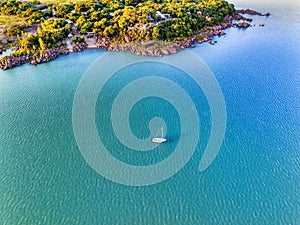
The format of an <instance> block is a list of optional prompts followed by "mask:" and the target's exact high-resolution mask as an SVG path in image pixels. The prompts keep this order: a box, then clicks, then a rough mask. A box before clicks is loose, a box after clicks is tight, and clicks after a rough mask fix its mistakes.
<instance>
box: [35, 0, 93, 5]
mask: <svg viewBox="0 0 300 225" xmlns="http://www.w3.org/2000/svg"><path fill="white" fill-rule="evenodd" d="M32 2H34V1H32ZM39 2H46V3H53V4H58V3H77V2H88V1H87V0H40V1H39Z"/></svg>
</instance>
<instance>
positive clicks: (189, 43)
mask: <svg viewBox="0 0 300 225" xmlns="http://www.w3.org/2000/svg"><path fill="white" fill-rule="evenodd" d="M241 14H250V15H258V16H269V15H270V13H266V14H262V13H260V12H257V11H255V10H251V9H246V10H244V9H242V10H236V13H235V14H234V15H233V16H226V17H225V21H226V22H224V23H221V24H218V25H214V26H210V27H205V28H203V29H201V30H200V31H199V33H198V34H196V35H193V36H192V37H190V38H187V39H185V40H182V41H179V42H173V43H170V42H166V41H153V40H152V41H142V42H138V43H135V42H130V41H127V42H126V43H125V44H119V43H117V42H114V41H113V40H112V39H110V38H98V39H96V47H97V48H104V49H106V50H108V51H129V52H132V53H134V54H137V55H143V56H154V57H162V56H164V55H169V54H175V53H176V52H178V51H179V50H181V49H184V48H189V47H194V46H195V44H196V43H198V44H201V43H204V42H208V43H210V44H212V45H213V44H215V43H216V41H213V40H212V37H213V36H222V35H225V32H224V31H223V30H225V29H227V28H230V27H237V28H247V27H249V26H250V24H249V23H248V22H251V21H252V19H251V18H246V17H244V16H243V15H241ZM241 20H242V22H239V21H241ZM235 21H237V22H235ZM87 47H88V45H87V43H86V42H82V43H72V48H71V49H70V48H68V47H66V46H61V47H57V48H52V49H46V50H45V51H44V52H43V53H42V54H41V55H39V56H38V55H36V54H35V55H30V56H11V55H9V56H4V57H2V58H1V59H0V68H1V69H3V70H6V69H11V68H13V67H16V66H19V65H22V64H24V63H30V64H32V65H36V64H40V63H44V62H49V61H51V60H54V59H56V58H57V57H58V56H60V55H66V54H68V53H69V52H70V51H72V52H79V51H82V50H84V49H85V48H87ZM1 50H2V49H1Z"/></svg>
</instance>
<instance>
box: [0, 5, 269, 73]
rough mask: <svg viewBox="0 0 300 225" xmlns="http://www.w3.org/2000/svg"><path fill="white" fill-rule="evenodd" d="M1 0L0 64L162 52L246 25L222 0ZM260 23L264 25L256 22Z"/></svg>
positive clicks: (4, 66) (10, 65)
mask: <svg viewBox="0 0 300 225" xmlns="http://www.w3.org/2000/svg"><path fill="white" fill-rule="evenodd" d="M59 2H60V1H57V2H55V1H49V2H47V1H41V2H39V1H36V0H33V1H17V0H8V1H7V0H5V1H1V2H0V12H1V15H0V54H1V53H2V52H3V51H5V50H7V49H11V50H12V53H10V54H9V55H5V56H3V57H2V58H1V59H0V68H1V69H4V70H5V69H11V68H13V67H16V66H19V65H22V64H24V63H27V62H28V63H30V64H34V65H35V64H39V63H43V62H48V61H51V60H53V59H55V58H57V57H58V56H59V55H62V54H68V53H70V52H78V51H82V50H83V49H85V48H105V49H107V50H109V51H130V52H133V53H135V54H139V55H150V56H163V55H167V54H173V53H176V52H177V51H178V50H180V49H183V48H187V47H193V46H194V44H195V43H203V42H209V43H211V44H214V43H215V42H214V41H212V36H214V35H219V36H220V35H224V34H225V33H224V31H223V30H225V29H226V28H229V27H238V28H247V27H249V26H250V23H249V22H251V21H252V19H251V18H246V17H245V16H244V14H250V15H259V16H269V15H270V14H269V13H266V14H262V13H260V12H257V11H255V10H250V9H246V10H236V9H235V8H234V5H233V4H230V3H228V2H227V1H225V0H172V1H169V0H144V1H141V0H113V1H109V0H98V1H97V0H92V1H75V2H71V1H70V2H68V1H67V3H59ZM260 25H261V26H263V24H260Z"/></svg>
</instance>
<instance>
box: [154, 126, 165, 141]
mask: <svg viewBox="0 0 300 225" xmlns="http://www.w3.org/2000/svg"><path fill="white" fill-rule="evenodd" d="M166 141H167V139H166V138H164V127H162V128H161V137H154V138H152V142H153V143H158V144H161V143H164V142H166Z"/></svg>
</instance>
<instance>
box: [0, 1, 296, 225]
mask: <svg viewBox="0 0 300 225" xmlns="http://www.w3.org/2000/svg"><path fill="white" fill-rule="evenodd" d="M236 2H237V6H238V7H240V8H254V9H258V10H261V11H263V12H270V13H271V16H270V17H269V18H267V19H266V18H264V17H263V18H260V17H254V24H256V26H253V27H251V28H249V29H247V30H237V29H230V30H227V31H226V33H227V34H226V36H225V37H221V38H216V40H217V41H218V43H217V44H216V45H214V46H212V45H209V44H203V45H200V46H196V48H194V49H192V51H193V52H194V53H195V54H197V55H198V56H199V57H200V58H201V59H202V60H203V61H204V62H205V63H206V64H207V66H208V67H209V68H210V69H211V70H212V72H213V73H214V75H215V77H216V79H217V80H218V82H219V84H220V87H221V89H222V92H223V95H224V99H225V104H226V110H227V126H226V133H225V137H224V141H223V145H222V147H221V149H220V151H219V154H218V155H217V157H216V159H215V160H214V162H213V163H212V164H211V165H210V167H209V168H208V169H207V170H205V171H203V172H199V171H198V164H199V161H200V159H201V156H202V155H203V150H204V148H205V145H206V144H207V142H208V138H209V135H210V126H211V121H210V119H211V117H210V112H209V106H208V103H207V100H206V98H205V96H204V94H203V93H202V92H201V90H200V91H199V90H198V89H197V87H195V84H194V83H193V82H192V81H191V80H190V79H189V78H188V76H187V75H185V74H182V72H181V71H178V70H174V68H171V67H166V66H162V65H157V64H156V65H154V64H151V63H148V64H142V65H138V66H143V67H144V68H143V69H144V70H147V69H148V70H151V69H153V68H155V69H156V70H158V69H159V71H161V72H162V74H163V76H165V77H167V78H168V79H173V80H174V82H178V83H182V86H183V87H184V88H185V90H187V92H188V94H189V95H190V96H191V98H192V99H193V101H194V102H196V107H197V111H198V113H199V117H200V118H201V121H200V123H201V134H200V139H199V142H198V145H197V148H196V150H195V153H194V155H193V157H192V158H191V160H190V161H189V162H188V163H187V164H186V165H185V166H184V167H183V169H182V170H180V171H179V172H178V173H176V174H175V175H174V176H172V177H171V178H169V179H167V180H165V181H163V182H161V183H158V184H154V185H151V186H145V187H132V186H125V185H121V184H118V183H114V182H111V181H109V180H107V179H105V178H103V177H102V176H100V175H99V174H98V173H96V172H95V171H94V170H93V169H92V168H91V167H90V166H89V165H88V164H87V162H86V161H85V160H84V158H83V157H82V155H81V154H80V151H79V149H78V146H77V143H76V140H75V137H74V133H73V127H72V106H73V99H74V95H75V91H76V88H77V87H78V84H79V82H80V80H81V78H82V76H83V75H84V73H85V71H86V69H87V68H88V67H89V66H90V65H91V64H92V63H93V62H94V61H95V60H97V59H98V58H99V57H101V56H102V55H103V54H104V53H105V51H102V50H88V51H84V52H82V53H76V54H70V55H68V56H63V57H60V58H58V59H57V60H55V61H53V62H50V63H47V64H41V65H38V66H30V65H23V66H21V67H18V68H15V69H13V70H9V71H0V106H1V108H0V181H1V183H0V224H299V223H300V176H299V174H300V152H299V149H300V142H299V140H300V138H299V134H300V63H299V59H300V43H299V41H298V38H299V35H300V19H299V18H300V17H299V12H300V6H299V3H296V1H289V2H284V3H283V2H282V3H281V2H280V1H279V2H278V1H273V2H269V1H268V2H266V3H259V1H253V2H249V1H242V0H241V1H236ZM292 3H293V4H292ZM261 23H264V24H265V26H264V27H260V26H258V24H261ZM136 69H137V68H136V67H135V68H131V67H127V68H124V69H123V70H122V71H120V72H119V74H116V76H114V77H112V79H111V80H110V83H107V86H105V87H104V89H103V91H105V90H106V92H105V93H106V95H105V93H104V94H103V95H100V97H99V98H98V99H97V105H96V118H95V122H96V126H97V129H98V133H99V136H101V137H102V142H104V143H105V145H106V146H110V145H111V148H110V149H112V151H111V152H110V153H111V154H112V155H113V156H114V157H116V158H118V159H120V160H122V161H125V162H127V163H129V164H133V165H139V164H143V165H148V164H153V163H156V162H158V161H159V160H162V159H163V158H164V157H168V155H170V154H171V152H172V149H173V147H174V145H176V143H177V142H176V140H177V139H176V137H177V136H179V135H181V134H179V133H176V132H174V130H175V131H176V130H178V129H179V128H180V126H181V124H180V122H178V121H179V120H178V114H177V112H176V109H175V108H174V107H172V105H170V104H168V103H167V102H166V101H164V100H162V99H157V98H155V97H152V98H147V99H145V101H140V102H138V103H137V104H136V105H135V106H134V107H133V108H132V112H131V114H130V117H129V121H130V123H131V129H132V132H133V133H134V134H136V135H137V136H138V137H140V138H146V137H147V136H148V135H149V130H148V129H147V124H148V122H149V120H150V119H151V118H152V117H153V116H164V115H166V114H167V115H168V116H165V118H164V119H165V122H166V123H167V125H168V130H167V136H169V137H171V139H173V140H174V141H173V142H171V143H170V145H167V147H166V146H160V147H159V148H157V149H155V150H153V151H149V152H146V153H144V155H141V154H140V153H139V152H136V151H130V149H128V148H126V147H123V148H121V149H122V151H120V148H115V147H114V146H120V143H118V142H116V141H111V139H110V138H111V137H113V135H114V134H113V133H112V132H111V127H110V126H111V124H110V123H104V122H103V121H106V120H108V119H109V118H108V117H109V111H107V109H106V108H105V109H104V110H102V109H103V108H104V107H102V106H106V105H109V104H111V103H109V102H111V101H113V93H116V92H117V91H118V90H119V89H120V88H121V87H122V85H124V84H126V83H128V82H130V79H134V78H135V77H134V76H138V74H135V73H134V72H135V71H137V70H136ZM122 74H125V75H126V74H134V75H133V76H130V77H127V76H126V77H125V76H124V78H122ZM172 74H175V75H176V76H172ZM182 77H184V79H183V78H182ZM114 84H115V85H114ZM103 96H108V97H107V98H104V97H103ZM103 98H104V99H103ZM174 98H175V99H176V98H177V96H174ZM101 99H102V100H103V101H104V102H103V101H101ZM105 101H107V102H105ZM153 102H155V103H157V102H158V103H159V105H161V106H162V107H157V106H156V105H155V104H153ZM136 121H146V122H145V123H143V122H140V123H137V122H136ZM102 125H105V126H106V127H103V126H102ZM160 148H161V149H164V151H160ZM124 152H126V153H124ZM156 153H157V154H156ZM145 156H146V157H145Z"/></svg>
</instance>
